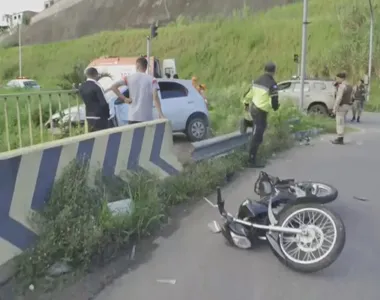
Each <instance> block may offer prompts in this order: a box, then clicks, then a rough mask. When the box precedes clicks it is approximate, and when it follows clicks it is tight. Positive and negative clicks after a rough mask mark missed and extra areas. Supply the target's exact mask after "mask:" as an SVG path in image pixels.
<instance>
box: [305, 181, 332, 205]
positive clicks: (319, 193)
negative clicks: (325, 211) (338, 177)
mask: <svg viewBox="0 0 380 300" xmlns="http://www.w3.org/2000/svg"><path fill="white" fill-rule="evenodd" d="M298 184H299V185H302V186H304V187H306V186H309V185H312V190H311V191H310V192H311V193H312V194H313V196H314V197H315V200H316V201H318V203H319V204H325V203H329V202H332V201H334V200H335V199H336V198H338V190H337V189H336V188H335V187H333V186H332V185H330V184H327V183H323V182H313V181H300V182H298Z"/></svg>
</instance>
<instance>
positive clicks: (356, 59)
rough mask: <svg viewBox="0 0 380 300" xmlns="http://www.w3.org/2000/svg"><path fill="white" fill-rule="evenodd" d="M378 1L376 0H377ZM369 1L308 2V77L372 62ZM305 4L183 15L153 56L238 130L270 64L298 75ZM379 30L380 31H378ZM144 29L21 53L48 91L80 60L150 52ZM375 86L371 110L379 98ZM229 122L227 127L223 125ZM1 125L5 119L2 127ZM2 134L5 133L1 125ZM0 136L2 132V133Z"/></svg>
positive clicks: (6, 60)
mask: <svg viewBox="0 0 380 300" xmlns="http://www.w3.org/2000/svg"><path fill="white" fill-rule="evenodd" d="M374 2H375V4H377V3H378V2H379V0H375V1H374ZM368 15H369V10H368V6H367V3H366V1H363V0H362V1H360V0H337V1H327V0H311V1H310V5H309V16H310V22H311V24H310V26H309V44H308V45H309V52H308V57H307V60H308V73H309V75H310V76H316V75H319V76H321V75H323V74H325V75H327V76H328V75H329V74H326V72H324V70H326V68H327V69H328V70H329V72H327V73H330V76H333V75H334V74H335V73H336V72H338V71H340V70H342V69H343V70H346V71H347V72H348V73H349V75H350V76H351V77H352V79H356V78H357V77H358V76H362V75H363V74H364V72H365V71H366V69H367V60H368V55H367V53H368V28H369V26H368V24H369V22H368ZM301 20H302V5H301V4H292V5H288V6H284V7H277V8H274V9H271V10H269V11H268V12H265V13H259V14H252V13H250V12H249V11H248V10H243V11H240V12H236V13H235V16H234V17H232V18H229V19H217V18H216V19H215V20H214V21H212V22H211V21H208V22H197V23H189V22H187V21H186V20H185V19H184V18H179V19H178V21H177V22H176V23H175V24H171V25H170V26H168V27H166V28H161V29H160V30H159V37H158V38H157V39H155V40H154V41H153V54H154V55H156V56H158V57H160V58H165V57H175V58H176V59H177V61H178V70H179V74H180V76H181V77H182V78H189V77H190V76H192V75H197V76H198V77H199V78H200V80H201V81H202V82H205V83H206V84H207V86H208V87H209V95H208V97H209V99H210V100H211V104H212V106H213V107H214V109H213V112H212V115H213V116H214V117H213V120H212V121H213V124H214V125H215V126H216V127H217V128H216V130H217V131H218V132H226V131H229V130H231V128H233V127H236V121H237V119H238V117H239V115H240V113H241V106H240V99H239V98H240V96H241V94H242V93H243V92H244V91H245V90H246V87H247V85H245V87H244V88H242V84H243V83H244V82H245V83H246V82H250V81H251V80H252V79H253V78H254V77H256V76H257V75H258V74H259V73H260V72H261V69H262V66H263V64H264V63H265V62H266V61H268V60H274V61H275V62H276V63H277V64H278V74H277V78H278V80H281V79H286V78H289V77H290V76H291V75H292V74H294V73H295V70H296V66H295V64H294V62H293V54H294V53H299V52H300V43H301ZM378 29H380V26H376V28H375V32H376V31H377V30H378ZM146 34H147V31H144V30H128V31H127V30H126V31H119V32H102V33H99V34H96V35H93V36H88V37H85V38H81V39H78V40H73V41H66V42H60V43H52V44H46V45H37V46H29V47H25V48H24V49H23V63H24V65H23V67H24V72H25V75H27V76H29V77H33V78H36V79H37V80H39V81H40V83H41V84H42V85H43V86H44V87H47V88H55V87H56V85H57V84H58V83H59V81H60V76H61V74H62V73H67V72H70V71H72V68H73V65H74V64H75V63H77V62H84V63H88V62H89V61H91V60H92V59H94V58H96V57H99V56H101V55H122V56H133V55H138V54H141V53H144V52H145V36H146ZM375 43H376V44H375V51H374V53H375V58H374V68H375V70H376V71H378V69H377V68H378V64H377V58H378V56H379V55H378V54H377V53H378V49H379V43H378V41H377V40H375ZM17 61H18V51H17V48H10V49H0V66H1V69H0V80H5V79H7V78H10V77H13V76H17V71H18V65H17ZM376 87H377V84H374V85H373V95H372V101H373V104H372V109H374V108H377V107H378V106H379V105H378V103H380V101H379V100H378V98H377V95H378V94H380V93H378V91H377V90H376ZM226 118H227V122H225V120H226ZM2 123H3V122H2ZM0 129H1V128H0ZM0 131H1V130H0Z"/></svg>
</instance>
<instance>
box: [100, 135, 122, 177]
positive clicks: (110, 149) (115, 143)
mask: <svg viewBox="0 0 380 300" xmlns="http://www.w3.org/2000/svg"><path fill="white" fill-rule="evenodd" d="M120 141H121V132H116V133H112V134H110V135H109V137H108V142H107V148H106V154H105V157H104V161H103V176H112V175H114V174H115V166H116V162H117V155H118V153H119V148H120Z"/></svg>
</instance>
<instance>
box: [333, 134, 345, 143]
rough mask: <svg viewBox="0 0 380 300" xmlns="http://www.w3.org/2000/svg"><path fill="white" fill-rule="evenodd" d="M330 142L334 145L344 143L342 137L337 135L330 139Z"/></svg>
mask: <svg viewBox="0 0 380 300" xmlns="http://www.w3.org/2000/svg"><path fill="white" fill-rule="evenodd" d="M331 143H333V144H334V145H344V140H343V137H342V136H339V137H337V138H336V139H335V140H332V141H331Z"/></svg>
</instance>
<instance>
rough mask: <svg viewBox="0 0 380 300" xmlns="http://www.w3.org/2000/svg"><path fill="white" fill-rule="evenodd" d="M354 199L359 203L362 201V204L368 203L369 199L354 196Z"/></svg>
mask: <svg viewBox="0 0 380 300" xmlns="http://www.w3.org/2000/svg"><path fill="white" fill-rule="evenodd" d="M354 199H355V200H359V201H363V202H365V201H369V199H367V198H363V197H357V196H354Z"/></svg>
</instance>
